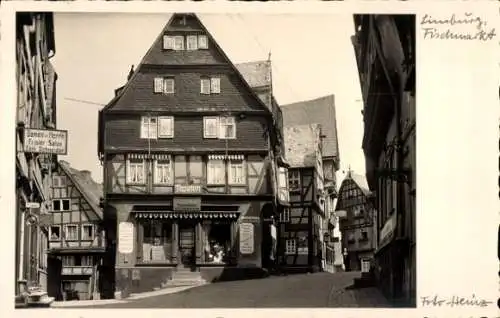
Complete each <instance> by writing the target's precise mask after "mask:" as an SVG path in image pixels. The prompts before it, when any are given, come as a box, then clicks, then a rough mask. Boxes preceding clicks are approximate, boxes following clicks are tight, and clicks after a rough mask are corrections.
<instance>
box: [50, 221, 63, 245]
mask: <svg viewBox="0 0 500 318" xmlns="http://www.w3.org/2000/svg"><path fill="white" fill-rule="evenodd" d="M53 227H57V228H58V229H59V236H58V238H57V239H53V238H52V228H53ZM61 236H62V235H61V226H60V225H50V226H49V242H57V241H60V240H61Z"/></svg>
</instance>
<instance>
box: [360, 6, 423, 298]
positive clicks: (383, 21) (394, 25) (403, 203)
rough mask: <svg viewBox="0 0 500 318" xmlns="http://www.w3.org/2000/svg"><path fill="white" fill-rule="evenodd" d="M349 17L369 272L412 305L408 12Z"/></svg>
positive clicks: (411, 27) (411, 41)
mask: <svg viewBox="0 0 500 318" xmlns="http://www.w3.org/2000/svg"><path fill="white" fill-rule="evenodd" d="M354 25H355V30H356V33H355V35H354V36H353V37H352V42H353V45H354V50H355V53H356V61H357V64H358V71H359V78H360V84H361V91H362V94H363V99H364V108H363V121H364V135H363V151H364V154H365V159H366V178H367V180H368V185H369V187H370V189H371V190H373V191H375V192H376V194H377V214H378V217H377V228H378V247H377V250H376V252H375V261H376V266H375V269H376V270H375V272H374V273H375V276H376V277H377V280H378V283H379V286H380V287H381V289H382V291H384V293H385V294H386V295H387V296H388V297H389V298H391V299H394V300H395V301H401V302H402V304H403V305H406V304H410V305H412V306H415V304H416V225H415V219H416V203H415V202H416V201H415V200H416V117H415V115H416V109H415V90H416V86H415V72H416V68H415V58H416V53H415V16H414V15H355V16H354Z"/></svg>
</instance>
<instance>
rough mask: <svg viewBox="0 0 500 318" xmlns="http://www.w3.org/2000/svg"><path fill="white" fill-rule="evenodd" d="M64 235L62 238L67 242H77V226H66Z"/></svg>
mask: <svg viewBox="0 0 500 318" xmlns="http://www.w3.org/2000/svg"><path fill="white" fill-rule="evenodd" d="M64 234H65V235H64V238H65V239H67V240H78V226H76V225H66V227H65V229H64Z"/></svg>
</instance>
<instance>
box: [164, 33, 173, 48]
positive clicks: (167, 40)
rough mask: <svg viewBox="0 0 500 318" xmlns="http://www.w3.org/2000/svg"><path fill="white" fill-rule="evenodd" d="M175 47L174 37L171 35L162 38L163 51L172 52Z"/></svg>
mask: <svg viewBox="0 0 500 318" xmlns="http://www.w3.org/2000/svg"><path fill="white" fill-rule="evenodd" d="M174 46H175V40H174V37H173V36H171V35H164V36H163V49H164V50H173V49H174Z"/></svg>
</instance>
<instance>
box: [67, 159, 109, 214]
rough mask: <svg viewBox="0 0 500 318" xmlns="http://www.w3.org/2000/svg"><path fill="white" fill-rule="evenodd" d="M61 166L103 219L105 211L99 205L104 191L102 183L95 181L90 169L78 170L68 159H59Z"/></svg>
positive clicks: (95, 212)
mask: <svg viewBox="0 0 500 318" xmlns="http://www.w3.org/2000/svg"><path fill="white" fill-rule="evenodd" d="M59 166H60V167H61V169H62V170H63V171H64V172H65V173H66V175H67V176H68V178H69V179H70V180H71V182H72V183H73V185H74V186H75V187H76V188H77V189H78V191H79V192H80V194H81V195H82V196H83V197H84V198H85V200H86V201H87V203H88V204H89V205H90V207H91V208H92V211H93V212H94V214H95V215H96V216H97V218H99V219H101V220H102V218H103V213H102V209H101V208H100V207H99V203H100V199H101V197H102V193H103V189H102V185H101V184H99V183H97V182H95V181H94V180H93V179H92V178H91V177H90V173H89V172H88V171H85V170H76V169H74V168H72V167H71V166H70V165H69V163H67V162H66V161H62V160H61V161H59Z"/></svg>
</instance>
